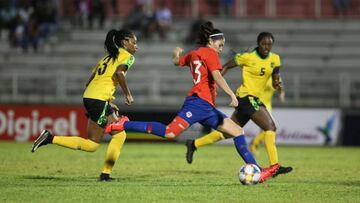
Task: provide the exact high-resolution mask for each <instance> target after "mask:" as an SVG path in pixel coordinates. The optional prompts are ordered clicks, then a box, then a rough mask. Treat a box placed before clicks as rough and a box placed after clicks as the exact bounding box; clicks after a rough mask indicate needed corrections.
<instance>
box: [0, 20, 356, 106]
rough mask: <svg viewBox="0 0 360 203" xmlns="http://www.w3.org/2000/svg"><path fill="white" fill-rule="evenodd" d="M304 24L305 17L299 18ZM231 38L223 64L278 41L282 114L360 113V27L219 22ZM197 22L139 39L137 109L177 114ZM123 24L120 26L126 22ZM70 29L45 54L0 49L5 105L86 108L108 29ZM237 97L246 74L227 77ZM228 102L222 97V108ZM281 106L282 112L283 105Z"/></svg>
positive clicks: (132, 82)
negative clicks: (269, 36) (261, 40)
mask: <svg viewBox="0 0 360 203" xmlns="http://www.w3.org/2000/svg"><path fill="white" fill-rule="evenodd" d="M300 16H301V15H300ZM211 20H212V21H213V22H214V24H215V25H216V26H217V27H219V28H220V29H222V30H223V31H224V32H225V34H226V36H227V44H226V49H225V52H224V53H223V54H222V59H223V62H225V60H227V59H228V58H229V57H231V55H232V51H231V50H234V51H237V52H239V51H245V50H251V49H252V48H254V45H255V44H256V36H257V34H258V33H259V32H261V31H270V32H272V33H273V34H274V36H275V45H274V48H273V51H274V52H277V53H279V54H280V55H281V57H282V67H283V70H282V75H283V78H284V84H285V88H286V92H287V102H286V104H282V105H283V106H291V107H296V106H309V107H360V90H359V89H360V88H359V87H360V69H359V64H360V57H359V56H360V48H359V47H360V38H359V37H358V36H359V34H360V27H359V25H358V20H357V19H351V18H329V19H326V18H322V19H306V18H299V19H298V18H293V19H280V18H213V19H211ZM190 22H191V20H190V19H188V18H181V19H180V18H178V19H175V22H174V28H173V30H172V31H171V33H169V37H168V39H167V40H166V41H163V40H161V39H159V38H158V37H156V36H155V37H154V38H153V39H152V40H142V39H141V38H139V51H138V53H137V54H136V64H135V67H134V68H133V69H132V70H131V71H130V72H129V74H128V82H129V86H130V88H131V90H132V92H133V94H134V98H135V100H136V103H137V104H139V105H143V104H146V105H148V106H151V105H153V106H178V105H180V104H181V103H182V100H183V98H184V95H185V94H186V91H187V90H188V89H189V88H190V87H191V78H190V75H189V73H188V72H187V71H184V70H179V69H177V68H175V67H174V66H173V65H171V60H170V57H171V51H172V49H173V48H174V47H175V46H182V47H184V48H185V49H190V48H191V47H189V46H187V45H184V44H182V42H183V39H184V38H185V35H186V31H185V30H187V29H188V26H189V24H190ZM120 23H121V22H120ZM70 28H71V27H69V26H68V27H67V26H64V28H62V30H60V31H59V33H58V34H57V35H56V36H54V37H53V38H52V40H50V42H51V43H48V44H45V45H44V47H42V50H41V51H39V53H26V54H22V53H19V52H18V51H16V50H12V49H10V48H9V46H8V45H7V44H6V43H4V40H5V39H3V38H2V39H1V43H0V103H55V104H56V103H81V102H82V100H81V95H82V92H83V90H84V84H85V82H86V81H87V79H88V77H89V76H90V70H91V69H92V67H93V66H94V65H95V63H96V62H97V61H98V59H99V58H100V57H101V56H102V55H103V54H104V51H103V50H104V48H103V40H104V37H105V35H106V31H107V29H109V28H110V26H109V25H108V26H107V28H106V29H103V30H100V29H94V30H85V29H72V28H71V29H70ZM226 78H227V80H228V82H229V83H230V85H231V87H232V88H233V89H235V88H236V87H237V86H238V85H239V83H240V78H241V71H240V69H238V70H234V71H233V73H232V74H229V75H227V76H226ZM227 102H228V98H227V97H225V95H224V94H222V93H221V92H220V94H219V99H218V105H226V104H227ZM274 103H275V105H280V104H279V102H278V101H277V100H275V101H274Z"/></svg>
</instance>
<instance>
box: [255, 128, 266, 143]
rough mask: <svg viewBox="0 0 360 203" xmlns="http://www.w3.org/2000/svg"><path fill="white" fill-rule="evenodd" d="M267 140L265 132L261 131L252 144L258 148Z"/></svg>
mask: <svg viewBox="0 0 360 203" xmlns="http://www.w3.org/2000/svg"><path fill="white" fill-rule="evenodd" d="M264 139H265V132H264V131H261V132H260V133H259V134H257V135H256V136H255V137H254V139H253V140H252V144H253V145H255V146H258V145H259V144H260V143H261V142H262V141H263V140H264Z"/></svg>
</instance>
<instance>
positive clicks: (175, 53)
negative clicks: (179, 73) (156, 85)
mask: <svg viewBox="0 0 360 203" xmlns="http://www.w3.org/2000/svg"><path fill="white" fill-rule="evenodd" d="M183 51H184V50H183V49H182V48H181V47H175V48H174V50H173V55H172V62H173V64H174V65H175V66H178V65H179V64H180V63H179V59H180V55H181V53H182V52H183Z"/></svg>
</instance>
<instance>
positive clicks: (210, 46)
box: [105, 22, 274, 182]
mask: <svg viewBox="0 0 360 203" xmlns="http://www.w3.org/2000/svg"><path fill="white" fill-rule="evenodd" d="M198 44H200V45H201V46H200V47H199V48H198V49H195V50H192V51H190V52H188V53H186V54H185V55H183V56H180V54H181V53H182V51H183V50H182V49H181V48H179V47H176V48H175V49H174V50H173V57H172V60H173V63H174V64H175V65H177V66H181V67H183V66H187V67H190V70H191V74H192V78H193V82H194V86H193V87H192V89H191V90H190V91H189V93H188V95H187V97H186V99H185V102H184V104H183V106H182V108H181V110H180V111H179V112H178V114H177V116H176V117H175V118H174V120H173V121H172V122H171V123H170V124H168V125H164V124H162V123H159V122H139V121H129V120H128V118H127V117H122V119H121V120H118V121H115V122H114V123H111V124H110V125H108V126H107V127H106V128H105V131H106V132H111V131H113V130H117V131H122V130H125V131H136V132H144V133H151V134H154V135H158V136H160V137H166V138H174V137H176V136H178V135H180V134H181V133H182V132H183V131H184V130H186V129H187V128H188V127H189V126H191V125H192V124H194V123H196V122H198V123H200V124H202V125H205V126H209V127H211V128H213V129H217V130H219V131H220V132H223V133H225V134H227V135H230V136H232V137H234V143H235V147H236V149H237V151H238V153H239V154H240V156H241V157H242V158H243V160H244V161H245V162H246V163H251V164H255V165H258V164H257V163H256V160H255V159H254V157H253V155H252V154H251V153H250V152H249V150H248V148H247V144H246V141H245V136H244V133H243V129H242V128H241V127H240V126H239V125H237V124H236V123H235V122H234V121H232V120H231V119H230V118H227V117H226V116H225V115H224V114H223V113H222V112H220V111H218V110H217V109H216V108H215V99H216V88H217V85H218V86H220V88H221V89H223V90H224V91H225V92H226V94H228V95H229V97H230V104H229V105H230V106H231V107H236V106H238V101H237V99H236V96H235V94H234V93H233V92H232V90H231V89H230V88H229V86H228V84H227V83H226V81H225V79H224V78H223V77H222V75H221V72H220V71H221V69H222V67H221V62H220V58H219V55H218V54H219V53H221V52H222V49H223V47H224V44H225V37H224V34H223V33H222V32H221V31H220V30H218V29H214V28H213V26H212V23H211V22H207V23H205V24H203V25H201V28H200V31H199V36H198ZM273 172H274V171H271V170H262V172H261V178H260V182H263V181H265V180H266V179H267V178H269V177H271V176H272V175H273Z"/></svg>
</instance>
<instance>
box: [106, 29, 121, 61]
mask: <svg viewBox="0 0 360 203" xmlns="http://www.w3.org/2000/svg"><path fill="white" fill-rule="evenodd" d="M117 32H118V31H116V30H114V29H112V30H110V31H109V32H108V33H107V35H106V39H105V43H104V46H105V49H106V51H107V52H108V54H109V55H110V57H111V58H113V59H114V58H116V57H117V55H118V54H119V45H118V43H119V41H118V38H117V37H116V34H117Z"/></svg>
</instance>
